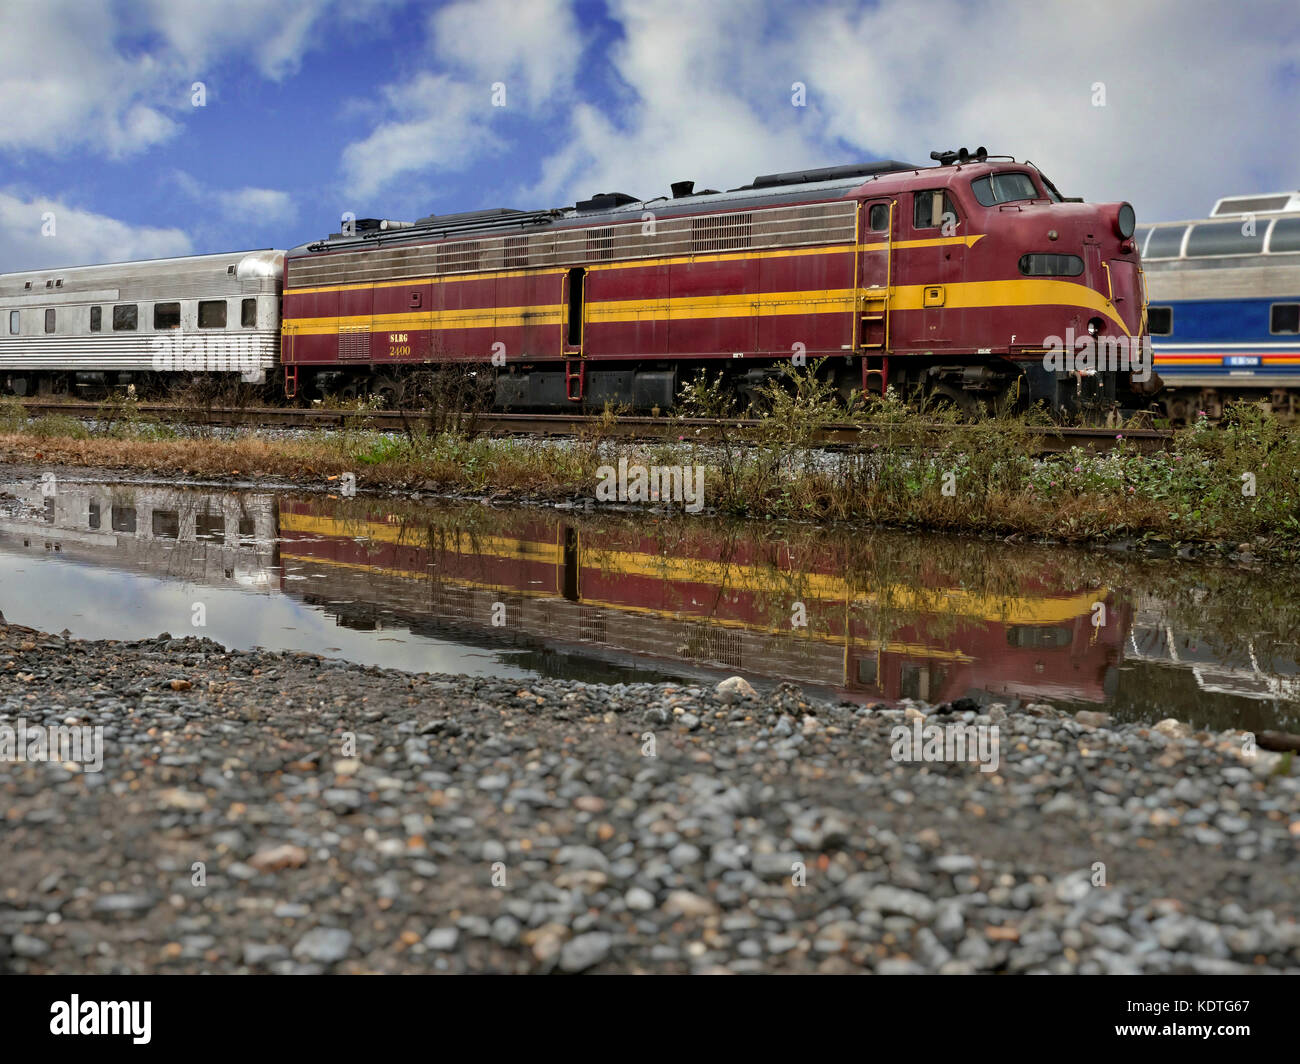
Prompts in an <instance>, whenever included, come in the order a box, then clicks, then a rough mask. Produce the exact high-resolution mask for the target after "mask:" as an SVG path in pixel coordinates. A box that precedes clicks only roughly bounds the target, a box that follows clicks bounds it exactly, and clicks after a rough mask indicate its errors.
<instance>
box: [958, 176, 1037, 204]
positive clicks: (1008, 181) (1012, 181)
mask: <svg viewBox="0 0 1300 1064" xmlns="http://www.w3.org/2000/svg"><path fill="white" fill-rule="evenodd" d="M970 187H971V191H972V192H974V193H975V198H976V199H977V200H978V201H979V204H980V206H981V207H992V206H995V205H996V204H999V203H1012V202H1014V201H1015V200H1035V199H1042V198H1043V194H1042V193H1041V192H1039V191H1038V188H1037V187H1036V186H1035V185H1034V181H1033V178H1031V177H1030V176H1029V175H1028V174H1025V173H1021V172H1020V171H1013V172H1011V173H1005V174H989V175H988V176H987V177H980V178H976V179H975V180H974V181H972V182H971V183H970Z"/></svg>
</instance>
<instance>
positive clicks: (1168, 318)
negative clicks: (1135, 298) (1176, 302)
mask: <svg viewBox="0 0 1300 1064" xmlns="http://www.w3.org/2000/svg"><path fill="white" fill-rule="evenodd" d="M1147 332H1149V333H1150V334H1151V335H1152V336H1172V335H1173V333H1174V308H1173V307H1147Z"/></svg>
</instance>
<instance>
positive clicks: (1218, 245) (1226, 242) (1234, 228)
mask: <svg viewBox="0 0 1300 1064" xmlns="http://www.w3.org/2000/svg"><path fill="white" fill-rule="evenodd" d="M1242 229H1243V226H1242V225H1240V224H1239V223H1237V222H1202V223H1201V224H1200V225H1194V226H1192V235H1191V236H1189V237H1188V238H1187V254H1188V255H1189V256H1191V255H1258V254H1259V253H1260V252H1262V251H1263V250H1264V233H1265V232H1266V230H1265V228H1264V227H1263V226H1262V225H1261V226H1258V227H1257V228H1256V231H1255V232H1253V233H1250V234H1249V235H1247V234H1245V233H1243V232H1242V231H1241V230H1242Z"/></svg>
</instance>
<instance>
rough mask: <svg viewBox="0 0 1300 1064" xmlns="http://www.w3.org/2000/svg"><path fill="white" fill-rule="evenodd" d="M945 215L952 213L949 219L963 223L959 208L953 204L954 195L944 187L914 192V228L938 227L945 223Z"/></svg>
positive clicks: (957, 223) (956, 222) (955, 223)
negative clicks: (958, 211)
mask: <svg viewBox="0 0 1300 1064" xmlns="http://www.w3.org/2000/svg"><path fill="white" fill-rule="evenodd" d="M944 215H950V216H951V218H950V219H949V220H950V221H952V222H953V224H954V225H960V224H961V219H960V218H959V217H958V215H957V209H956V208H955V207H954V206H953V205H952V197H951V196H949V195H948V193H946V192H944V191H943V189H939V188H936V189H930V190H927V191H925V192H914V193H912V228H913V229H938V228H939V227H940V226H941V225H943V223H944Z"/></svg>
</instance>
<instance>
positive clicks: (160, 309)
mask: <svg viewBox="0 0 1300 1064" xmlns="http://www.w3.org/2000/svg"><path fill="white" fill-rule="evenodd" d="M153 327H154V328H155V329H179V328H180V327H181V305H180V304H179V303H155V304H154V305H153Z"/></svg>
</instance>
